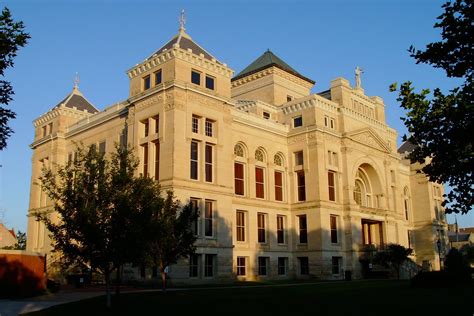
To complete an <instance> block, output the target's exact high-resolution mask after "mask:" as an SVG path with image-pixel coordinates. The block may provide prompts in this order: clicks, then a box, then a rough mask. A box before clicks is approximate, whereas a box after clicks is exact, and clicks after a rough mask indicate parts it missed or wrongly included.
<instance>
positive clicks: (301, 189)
mask: <svg viewBox="0 0 474 316" xmlns="http://www.w3.org/2000/svg"><path fill="white" fill-rule="evenodd" d="M296 181H297V185H298V201H300V202H301V201H306V187H305V178H304V171H299V172H297V173H296Z"/></svg>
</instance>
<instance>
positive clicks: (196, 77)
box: [191, 70, 201, 86]
mask: <svg viewBox="0 0 474 316" xmlns="http://www.w3.org/2000/svg"><path fill="white" fill-rule="evenodd" d="M191 82H192V83H194V84H197V85H198V86H200V85H201V73H200V72H197V71H196V70H191Z"/></svg>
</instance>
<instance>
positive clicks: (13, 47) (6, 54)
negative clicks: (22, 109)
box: [0, 8, 30, 150]
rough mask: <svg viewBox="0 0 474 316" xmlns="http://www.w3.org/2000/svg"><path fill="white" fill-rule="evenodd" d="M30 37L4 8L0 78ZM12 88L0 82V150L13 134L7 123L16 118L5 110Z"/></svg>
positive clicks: (21, 23) (0, 33) (22, 26)
mask: <svg viewBox="0 0 474 316" xmlns="http://www.w3.org/2000/svg"><path fill="white" fill-rule="evenodd" d="M29 38H30V35H29V34H28V33H25V32H24V25H23V22H21V21H20V22H15V21H14V20H13V18H12V15H11V13H10V10H8V8H4V9H3V11H2V14H1V15H0V76H1V77H2V78H3V77H5V70H6V69H7V68H9V67H13V65H14V63H13V59H14V58H15V57H16V53H17V51H18V49H19V48H20V47H23V46H25V45H26V44H27V41H28V39H29ZM13 94H14V92H13V87H12V85H11V84H10V82H8V81H6V80H0V150H2V149H3V148H5V147H6V146H7V139H8V138H9V137H10V135H11V133H12V132H13V131H12V129H11V127H9V126H8V121H9V120H11V119H14V118H15V117H16V114H15V112H13V111H12V110H9V109H7V108H5V107H4V106H6V105H8V104H9V103H10V101H11V100H12V96H13Z"/></svg>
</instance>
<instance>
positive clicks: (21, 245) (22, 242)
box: [3, 230, 26, 250]
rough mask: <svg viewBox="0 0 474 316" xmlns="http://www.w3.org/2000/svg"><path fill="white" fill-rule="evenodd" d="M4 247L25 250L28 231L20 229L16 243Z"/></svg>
mask: <svg viewBox="0 0 474 316" xmlns="http://www.w3.org/2000/svg"><path fill="white" fill-rule="evenodd" d="M3 249H7V250H25V249H26V233H23V232H21V231H20V230H19V231H18V232H17V233H16V244H15V245H13V246H6V247H3Z"/></svg>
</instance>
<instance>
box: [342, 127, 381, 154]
mask: <svg viewBox="0 0 474 316" xmlns="http://www.w3.org/2000/svg"><path fill="white" fill-rule="evenodd" d="M344 136H345V137H347V138H349V139H351V140H353V141H355V142H357V143H360V144H362V145H366V146H369V147H371V148H374V149H377V150H380V151H383V152H390V147H389V146H388V145H387V144H386V142H384V140H383V139H382V138H381V137H380V136H379V135H378V134H377V133H376V132H375V131H374V130H372V129H371V128H363V129H359V130H356V131H352V132H349V133H346V134H345V135H344Z"/></svg>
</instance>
